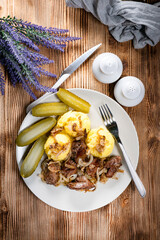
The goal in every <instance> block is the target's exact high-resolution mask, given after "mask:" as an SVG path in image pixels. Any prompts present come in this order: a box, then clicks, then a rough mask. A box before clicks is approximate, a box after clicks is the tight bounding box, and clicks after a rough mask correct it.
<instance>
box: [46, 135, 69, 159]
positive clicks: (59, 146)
mask: <svg viewBox="0 0 160 240" xmlns="http://www.w3.org/2000/svg"><path fill="white" fill-rule="evenodd" d="M44 149H45V153H46V154H47V156H48V158H49V159H53V160H55V161H62V160H65V159H66V158H67V157H68V154H69V153H70V150H71V138H70V136H69V135H68V134H65V133H57V134H54V135H52V136H49V137H48V139H47V141H46V143H45V145H44Z"/></svg>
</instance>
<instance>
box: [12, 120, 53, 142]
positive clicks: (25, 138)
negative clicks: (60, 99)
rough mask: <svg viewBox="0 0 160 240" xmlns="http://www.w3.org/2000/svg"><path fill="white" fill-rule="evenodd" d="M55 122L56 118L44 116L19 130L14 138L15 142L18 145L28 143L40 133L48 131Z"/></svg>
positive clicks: (40, 134) (39, 135)
mask: <svg viewBox="0 0 160 240" xmlns="http://www.w3.org/2000/svg"><path fill="white" fill-rule="evenodd" d="M55 124H56V120H55V118H52V117H49V118H45V119H43V120H41V121H38V122H36V123H34V124H33V125H31V126H30V127H28V128H26V129H24V130H23V131H21V132H20V134H19V135H18V137H17V139H16V144H17V145H18V146H26V145H29V144H30V143H32V142H34V141H35V140H36V139H38V138H39V137H41V136H42V135H44V134H46V133H47V132H49V131H50V130H51V129H52V128H53V127H54V126H55Z"/></svg>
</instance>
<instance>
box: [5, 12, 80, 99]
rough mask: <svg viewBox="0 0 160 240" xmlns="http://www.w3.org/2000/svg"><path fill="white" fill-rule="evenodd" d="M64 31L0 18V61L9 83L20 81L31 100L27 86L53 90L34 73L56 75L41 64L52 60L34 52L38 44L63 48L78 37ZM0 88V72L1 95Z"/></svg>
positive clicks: (31, 94) (30, 92)
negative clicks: (44, 84)
mask: <svg viewBox="0 0 160 240" xmlns="http://www.w3.org/2000/svg"><path fill="white" fill-rule="evenodd" d="M67 32H68V30H66V29H57V28H46V27H42V26H38V25H36V24H31V23H30V22H24V21H23V20H22V19H16V18H15V17H14V18H11V17H10V16H8V17H6V18H5V17H3V18H0V63H1V65H3V66H4V67H5V68H6V70H7V71H8V75H9V77H10V80H11V82H12V84H13V86H16V84H18V83H20V84H21V85H22V86H23V88H24V89H25V90H26V91H27V93H28V94H29V95H30V96H31V97H33V98H34V99H36V96H35V94H34V93H33V91H32V89H31V87H35V88H36V89H38V90H40V91H44V92H55V89H52V88H49V87H46V86H43V85H41V84H40V83H39V81H38V80H37V77H36V76H38V77H40V76H41V75H46V76H50V77H56V75H55V74H53V73H50V72H48V71H46V70H44V69H43V68H42V67H41V66H42V65H44V64H49V63H53V62H54V61H53V60H50V59H48V58H47V57H45V56H43V55H42V54H40V53H38V52H39V48H38V45H42V46H45V47H47V48H53V49H56V50H60V51H64V48H65V47H66V43H67V42H70V41H74V40H78V39H79V38H76V37H68V36H67V35H66V33H67ZM33 50H34V51H33ZM4 87H5V80H4V76H3V74H2V72H1V71H0V91H1V93H2V94H4Z"/></svg>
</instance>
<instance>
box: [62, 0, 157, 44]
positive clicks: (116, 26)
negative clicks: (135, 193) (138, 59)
mask: <svg viewBox="0 0 160 240" xmlns="http://www.w3.org/2000/svg"><path fill="white" fill-rule="evenodd" d="M66 4H67V6H69V7H74V8H83V9H85V10H86V11H87V12H91V13H92V14H93V15H94V16H95V17H96V18H97V19H98V20H99V21H101V22H102V23H103V24H105V25H108V27H109V31H110V33H111V34H112V36H113V37H114V38H115V39H116V40H117V41H118V42H125V41H128V40H131V39H133V44H134V47H135V48H143V47H145V46H146V45H147V44H149V45H151V46H155V45H156V44H157V43H158V42H159V41H160V2H158V3H156V4H154V5H151V4H147V3H140V2H135V1H134V2H133V1H120V0H66Z"/></svg>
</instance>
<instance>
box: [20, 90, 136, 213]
mask: <svg viewBox="0 0 160 240" xmlns="http://www.w3.org/2000/svg"><path fill="white" fill-rule="evenodd" d="M67 90H80V91H81V90H82V91H89V92H93V93H94V92H95V93H98V94H100V95H103V96H104V97H105V98H109V99H110V100H111V101H112V102H114V103H115V104H116V105H117V106H118V107H120V108H121V110H122V111H123V112H124V113H125V114H126V115H127V117H128V120H129V121H130V123H131V124H132V126H133V128H134V132H135V135H136V140H137V153H138V155H137V159H138V160H137V163H136V165H135V167H134V169H135V170H136V169H137V166H138V163H139V138H138V134H137V130H136V127H135V125H134V123H133V121H132V119H131V118H130V116H129V114H128V113H127V112H126V111H125V110H124V109H123V107H122V106H121V105H120V104H119V103H118V102H116V100H114V99H112V98H111V97H109V96H108V95H106V94H104V93H102V92H99V91H96V90H93V89H84V88H67ZM53 95H56V92H55V93H53ZM50 96H51V95H49V96H48V97H50ZM46 99H47V98H46ZM41 103H43V101H42V102H41ZM38 104H39V103H38ZM38 104H37V105H38ZM29 114H30V112H28V113H27V114H26V115H25V117H24V119H23V121H22V123H21V125H20V127H19V130H18V133H19V132H20V131H21V126H22V125H23V123H24V121H25V119H26V118H27V116H28V115H29ZM41 118H43V117H41ZM41 118H40V119H41ZM19 148H20V147H19V146H17V145H16V161H17V165H18V169H19V162H18V159H17V155H18V149H19ZM19 170H20V169H19ZM19 174H20V173H19ZM21 178H22V177H21ZM22 180H23V182H24V183H25V185H26V186H27V188H28V189H29V190H30V191H31V193H32V194H33V195H34V196H36V197H37V198H38V199H39V200H40V201H42V202H43V203H45V204H47V205H48V206H50V207H53V208H55V209H58V210H61V211H67V212H90V211H94V210H97V209H100V208H102V207H105V206H107V205H108V204H110V203H111V202H113V201H114V200H115V199H117V198H118V197H119V196H120V195H121V194H122V193H123V192H124V191H125V190H126V189H127V187H128V186H129V184H130V183H131V180H132V178H130V180H129V181H128V184H127V186H126V187H125V188H124V190H123V191H122V192H121V193H120V194H119V195H118V196H116V197H114V198H113V199H112V200H111V201H109V202H108V203H107V204H103V205H102V206H100V207H96V208H92V209H89V210H86V209H85V210H74V211H73V210H67V209H63V207H62V208H58V207H55V206H51V205H50V204H49V203H46V202H45V201H44V200H42V199H41V198H40V197H39V196H37V194H36V193H34V192H33V191H32V190H31V189H30V188H29V186H28V185H27V183H26V182H25V180H24V178H22Z"/></svg>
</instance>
